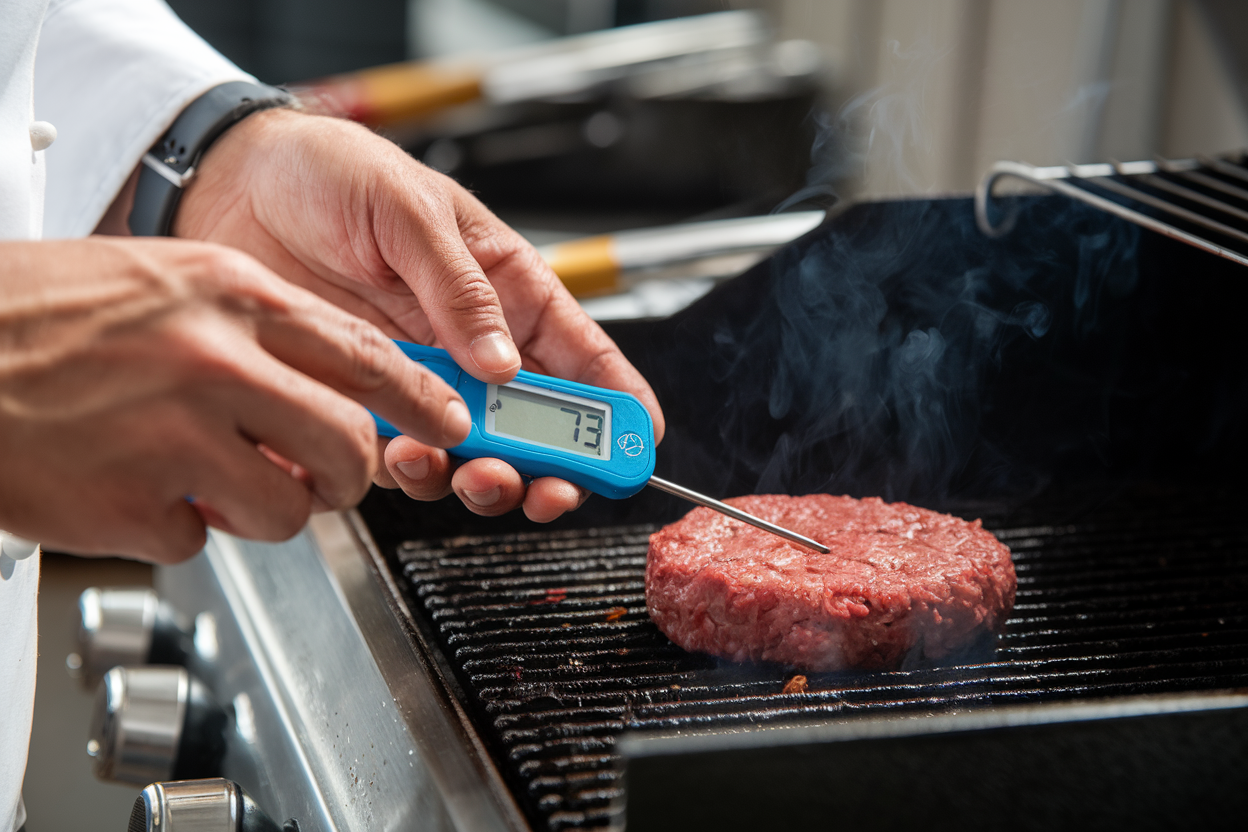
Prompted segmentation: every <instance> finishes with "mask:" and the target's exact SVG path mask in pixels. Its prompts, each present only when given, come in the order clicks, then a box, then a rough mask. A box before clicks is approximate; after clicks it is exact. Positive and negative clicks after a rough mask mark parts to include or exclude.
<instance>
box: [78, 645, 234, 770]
mask: <svg viewBox="0 0 1248 832" xmlns="http://www.w3.org/2000/svg"><path fill="white" fill-rule="evenodd" d="M228 721H229V720H228V717H227V716H226V713H225V711H224V710H222V709H221V707H220V706H219V705H217V704H216V703H215V702H214V701H213V700H212V697H211V695H210V694H209V693H208V690H207V688H206V687H205V686H204V685H203V683H202V682H200V681H199V680H197V679H196V678H195V677H193V676H191V674H190V673H188V672H187V671H186V668H183V667H114V668H113V669H112V670H110V671H108V672H107V673H105V674H104V678H103V679H102V680H100V686H99V689H98V690H97V691H96V696H95V713H94V716H93V718H92V721H91V738H90V740H88V742H87V753H88V754H89V755H91V756H92V757H94V758H95V774H96V776H97V777H99V778H100V779H102V780H121V781H124V782H127V783H150V782H152V781H153V780H168V779H183V778H188V777H205V776H208V775H211V774H215V773H217V770H218V766H219V765H220V763H221V758H222V756H224V754H225V732H226V728H227V727H228Z"/></svg>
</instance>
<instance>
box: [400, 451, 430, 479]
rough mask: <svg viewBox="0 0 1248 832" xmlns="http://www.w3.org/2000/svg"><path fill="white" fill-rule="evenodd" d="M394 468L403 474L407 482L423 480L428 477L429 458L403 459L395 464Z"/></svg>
mask: <svg viewBox="0 0 1248 832" xmlns="http://www.w3.org/2000/svg"><path fill="white" fill-rule="evenodd" d="M395 467H396V468H398V469H399V470H400V471H402V472H403V476H405V477H407V478H408V479H409V480H423V479H424V478H425V477H427V476H429V457H427V456H422V457H421V458H420V459H405V460H403V461H402V462H399V463H396V464H395Z"/></svg>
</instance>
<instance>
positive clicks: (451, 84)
mask: <svg viewBox="0 0 1248 832" xmlns="http://www.w3.org/2000/svg"><path fill="white" fill-rule="evenodd" d="M295 92H296V94H298V95H299V96H300V97H301V98H304V99H305V100H310V101H311V102H313V104H314V106H317V105H319V106H320V107H324V108H326V109H328V110H330V111H332V112H335V113H338V114H341V115H344V116H346V117H348V118H350V119H353V120H355V121H359V122H363V123H364V124H367V125H369V126H370V127H384V126H386V125H390V124H397V123H400V122H404V121H412V120H414V119H417V118H420V117H422V116H427V115H430V114H431V113H436V112H438V111H439V110H445V109H447V108H449V107H454V106H456V105H458V104H465V103H467V102H469V101H474V100H476V99H478V98H480V97H481V72H480V71H479V70H478V69H476V68H474V67H462V66H461V67H452V66H442V65H438V64H430V63H420V62H414V61H413V62H408V63H399V64H388V65H386V66H379V67H373V68H371V69H362V70H360V71H359V72H351V73H347V74H344V75H336V76H334V77H332V78H326V79H324V80H322V81H313V82H312V83H310V84H308V85H306V86H302V87H300V88H297V89H296V90H295Z"/></svg>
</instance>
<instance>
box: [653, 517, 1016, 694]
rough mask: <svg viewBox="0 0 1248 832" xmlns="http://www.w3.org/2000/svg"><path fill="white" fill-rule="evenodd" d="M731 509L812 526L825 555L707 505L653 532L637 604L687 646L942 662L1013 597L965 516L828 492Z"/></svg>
mask: <svg viewBox="0 0 1248 832" xmlns="http://www.w3.org/2000/svg"><path fill="white" fill-rule="evenodd" d="M728 502H729V503H731V504H732V505H734V506H737V507H738V508H741V509H743V510H745V511H748V512H750V513H751V514H755V515H757V516H759V517H762V518H764V519H767V520H770V521H772V522H774V523H778V524H779V525H781V526H784V527H786V528H789V529H792V530H793V531H796V532H798V533H800V534H804V535H806V536H808V537H811V538H813V539H815V540H817V541H819V542H820V543H823V544H824V545H825V546H827V547H829V548H830V549H831V550H832V551H831V552H830V553H829V554H826V555H823V554H819V553H818V552H814V551H811V550H809V549H806V548H804V547H801V546H798V545H796V544H793V543H789V542H788V541H787V540H784V539H782V538H779V537H776V536H775V535H772V534H769V533H767V532H765V531H762V530H761V529H756V528H754V527H753V526H749V525H746V524H745V523H742V522H740V521H737V520H733V519H731V518H728V517H726V516H724V515H722V514H720V513H718V512H716V511H712V510H711V509H708V508H696V509H694V510H693V511H691V512H690V513H689V514H687V515H686V516H685V517H684V518H683V519H681V520H679V521H677V522H675V523H672V524H671V525H669V526H665V527H664V528H662V529H660V530H659V531H657V532H655V533H654V534H653V535H651V537H650V552H649V555H648V557H647V561H646V606H647V607H648V608H649V611H650V617H651V618H652V619H654V621H655V623H656V624H658V626H659V628H660V629H661V630H663V632H664V633H666V634H667V636H668V638H670V639H671V640H672V641H674V642H675V643H676V644H678V645H680V646H681V647H683V648H685V649H686V650H694V651H701V652H705V653H711V654H714V655H716V656H721V657H724V658H728V659H733V660H734V661H774V662H784V663H785V664H791V665H794V666H796V667H798V668H800V669H803V670H812V671H830V670H848V669H895V668H898V667H900V666H902V664H903V662H904V663H905V664H907V665H910V664H913V663H916V662H919V661H922V660H924V659H939V658H941V657H943V656H946V655H948V654H949V653H950V652H951V651H953V650H955V649H957V648H959V647H962V646H964V645H966V644H968V643H970V642H972V641H974V640H975V639H976V638H978V636H980V635H981V634H983V633H985V632H989V631H992V632H1000V630H1001V628H1002V627H1003V626H1004V624H1005V619H1006V617H1007V616H1008V615H1009V613H1010V609H1011V608H1012V607H1013V606H1014V589H1015V586H1016V579H1015V576H1014V564H1013V562H1012V561H1011V560H1010V550H1009V549H1007V548H1006V547H1005V546H1004V545H1003V544H1002V543H1001V542H1000V541H998V540H997V539H996V538H995V537H993V535H992V534H991V533H989V532H987V531H985V530H984V529H983V526H982V525H981V524H980V521H978V520H975V521H974V522H967V521H966V520H962V519H959V518H957V517H952V516H950V515H947V514H940V513H937V512H934V511H928V510H927V509H922V508H916V507H915V506H911V505H907V504H905V503H885V502H884V501H882V500H880V499H879V498H878V497H871V498H867V499H865V500H855V499H853V498H851V497H834V496H832V495H830V494H811V495H809V496H806V497H788V496H783V495H779V494H765V495H756V496H750V497H737V498H734V499H731V500H728Z"/></svg>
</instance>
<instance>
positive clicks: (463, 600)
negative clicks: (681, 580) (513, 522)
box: [389, 496, 1248, 830]
mask: <svg viewBox="0 0 1248 832" xmlns="http://www.w3.org/2000/svg"><path fill="white" fill-rule="evenodd" d="M1072 516H1074V517H1075V518H1076V519H1062V520H1060V521H1058V522H1054V518H1070V517H1072ZM1242 516H1243V501H1242V498H1238V497H1225V496H1223V497H1208V496H1203V497H1199V498H1197V497H1187V498H1181V499H1180V498H1175V497H1167V498H1165V499H1158V500H1152V501H1147V502H1143V503H1142V502H1140V501H1139V500H1132V501H1130V502H1128V503H1126V504H1124V505H1118V506H1115V507H1106V508H1102V509H1099V510H1095V511H1091V512H1082V513H1081V514H1079V515H1071V514H1070V513H1069V512H1068V511H1058V512H1055V511H1052V510H1050V511H1047V512H1046V511H1032V512H1030V513H1029V514H1028V515H1026V516H1024V515H1021V514H1019V513H1017V512H1015V513H1013V514H1011V515H1010V516H1008V517H997V518H993V517H990V516H989V517H985V518H984V520H985V525H986V526H988V527H989V528H990V529H992V531H993V532H994V533H995V534H997V536H998V537H999V538H1000V539H1001V540H1002V541H1004V542H1005V543H1006V544H1007V545H1008V546H1009V547H1010V549H1011V550H1012V552H1013V557H1014V562H1015V565H1016V568H1017V571H1018V597H1017V603H1016V605H1015V608H1014V613H1013V615H1012V617H1011V618H1010V619H1009V621H1008V623H1007V626H1006V632H1005V634H1004V635H1003V636H1002V637H1001V638H1000V640H999V641H997V642H996V643H992V644H980V645H977V646H975V647H974V648H972V649H970V650H968V651H967V653H966V654H964V655H962V656H961V657H959V658H958V659H957V660H956V661H953V662H950V663H945V664H943V665H941V666H938V667H931V666H928V667H913V668H911V669H907V670H902V671H898V672H891V673H842V674H822V675H819V674H810V675H808V681H807V686H806V691H805V692H801V693H785V692H784V689H785V686H786V683H788V682H789V681H790V679H791V678H792V677H793V676H794V672H793V671H792V670H791V669H786V668H784V667H779V666H775V665H771V666H764V665H736V664H732V663H729V662H721V661H718V660H716V659H713V658H710V657H707V656H702V655H693V654H689V653H686V652H684V651H683V650H681V649H679V648H677V647H675V646H674V645H673V644H671V643H670V642H669V641H668V640H667V639H666V638H665V637H664V636H663V635H662V633H660V632H659V631H658V629H657V628H656V627H655V626H654V624H653V623H651V621H650V620H649V618H648V617H647V615H646V606H645V582H644V572H645V558H646V549H647V538H648V535H649V533H650V531H652V530H653V528H654V527H653V526H629V527H617V528H604V529H593V530H571V531H559V532H553V533H552V532H529V533H521V534H506V535H496V536H480V537H457V538H450V539H444V540H437V541H414V542H407V543H403V544H400V545H399V546H397V547H393V548H392V549H391V551H390V553H389V555H390V557H391V559H392V566H393V567H394V568H395V571H396V574H397V575H401V576H402V580H400V585H401V586H402V587H403V591H404V592H405V593H406V594H407V595H408V598H407V600H408V603H409V607H410V609H411V610H412V611H413V614H414V615H415V616H416V617H417V619H418V620H417V621H416V622H414V623H415V625H416V627H417V630H418V631H419V632H420V633H421V634H422V636H423V637H424V638H425V639H426V640H428V641H429V642H430V643H431V645H433V646H434V648H435V649H437V650H440V651H441V653H442V654H443V655H444V657H445V659H446V661H447V663H448V664H449V666H450V668H451V671H452V672H453V674H454V677H455V683H456V684H457V686H458V687H459V688H460V690H459V695H460V696H461V697H462V698H463V699H464V705H465V706H466V707H467V708H468V710H469V711H470V712H472V713H473V714H474V715H475V719H476V720H477V724H478V729H479V731H480V732H481V734H482V736H483V737H484V738H485V740H486V742H487V743H488V744H489V745H490V747H491V751H492V753H493V754H494V757H495V760H496V762H497V764H498V766H499V768H500V770H501V771H503V772H504V774H505V776H506V777H507V778H508V780H509V781H510V783H511V785H512V788H513V789H514V791H515V794H516V796H517V798H518V800H519V801H520V803H521V805H522V806H523V807H524V809H525V811H526V812H527V814H528V816H529V819H530V821H531V823H532V824H533V827H534V828H535V829H552V830H558V829H567V828H599V827H604V826H608V825H611V824H612V823H613V822H616V821H618V818H616V817H615V815H614V814H613V808H612V807H613V805H616V804H614V803H613V801H614V800H615V798H617V797H618V796H619V795H620V793H621V789H622V785H621V783H620V781H619V774H618V766H617V755H616V753H615V750H614V748H615V742H616V739H617V738H618V737H619V736H620V734H621V733H623V732H625V731H634V730H636V731H645V730H647V729H668V730H670V729H673V728H679V727H690V728H693V727H698V728H717V729H732V728H742V727H749V726H769V725H781V724H790V723H795V722H802V721H810V720H820V719H827V718H834V717H846V716H850V715H854V714H859V713H869V712H880V711H886V710H902V709H915V710H925V711H931V710H937V711H939V710H946V709H950V708H954V707H957V708H965V707H978V706H991V705H998V704H1006V703H1014V702H1040V701H1056V700H1061V699H1069V698H1076V697H1100V696H1114V695H1125V694H1143V693H1160V692H1168V691H1187V690H1209V689H1218V688H1228V687H1237V686H1244V685H1248V603H1246V602H1245V600H1244V599H1245V597H1246V592H1248V529H1246V528H1245V525H1244V523H1243V522H1242ZM1046 518H1047V519H1046ZM790 689H791V690H792V689H800V685H795V686H790Z"/></svg>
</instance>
